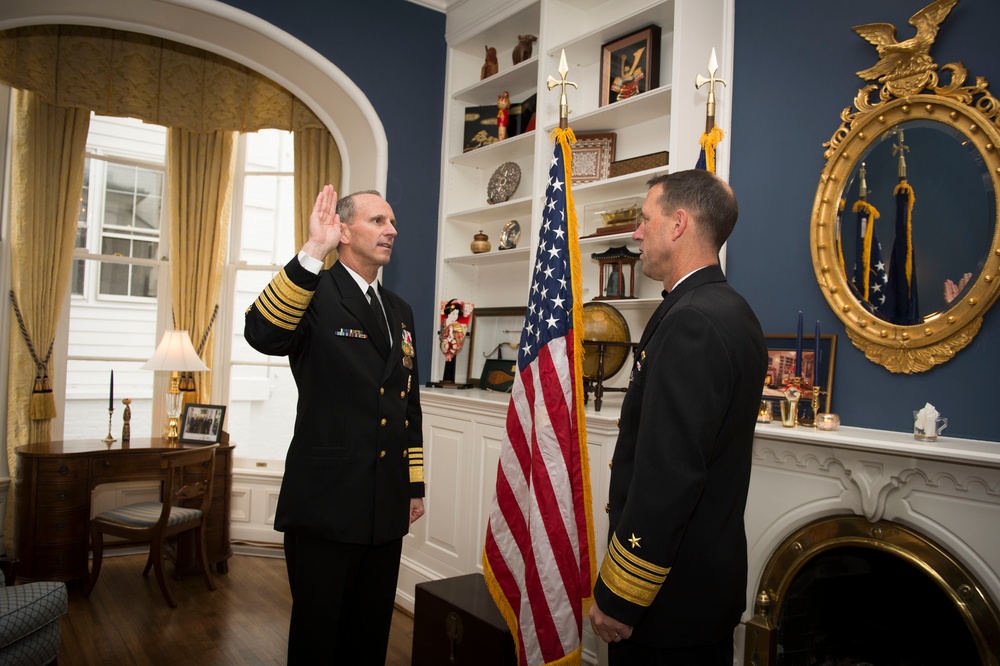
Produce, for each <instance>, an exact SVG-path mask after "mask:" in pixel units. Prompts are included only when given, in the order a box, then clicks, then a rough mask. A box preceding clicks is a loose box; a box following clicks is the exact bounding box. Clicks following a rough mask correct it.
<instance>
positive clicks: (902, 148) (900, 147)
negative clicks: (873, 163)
mask: <svg viewBox="0 0 1000 666" xmlns="http://www.w3.org/2000/svg"><path fill="white" fill-rule="evenodd" d="M893 134H895V135H896V136H898V137H899V143H894V144H892V154H893V155H899V169H898V174H897V175H898V176H899V179H900V180H906V154H905V153H906V151H908V150H909V149H910V147H909V146H907V145H906V144H905V143H903V130H901V129H899V128H897V129H895V130H893Z"/></svg>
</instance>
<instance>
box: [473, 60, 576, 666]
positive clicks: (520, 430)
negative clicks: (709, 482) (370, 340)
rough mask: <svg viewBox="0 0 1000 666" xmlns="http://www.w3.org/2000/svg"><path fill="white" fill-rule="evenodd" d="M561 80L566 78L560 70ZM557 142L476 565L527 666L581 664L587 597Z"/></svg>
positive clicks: (563, 146)
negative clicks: (492, 491) (480, 561)
mask: <svg viewBox="0 0 1000 666" xmlns="http://www.w3.org/2000/svg"><path fill="white" fill-rule="evenodd" d="M563 76H564V79H565V74H564V75H563ZM552 133H553V137H554V138H555V147H554V150H553V155H552V162H551V164H550V169H549V183H548V186H547V187H546V190H545V206H544V211H543V215H542V220H541V227H540V228H539V231H538V249H537V251H536V253H535V263H534V268H533V274H532V279H531V288H530V291H529V294H528V307H527V311H526V313H525V318H524V327H523V329H522V331H521V340H520V349H519V351H518V358H517V375H516V377H515V379H514V387H513V389H512V392H511V399H510V403H509V405H508V408H507V421H506V428H505V433H504V439H503V444H502V446H501V450H500V463H499V465H498V469H497V482H496V495H495V497H494V501H493V508H492V511H491V513H490V519H489V525H488V527H487V531H486V543H485V547H484V549H483V570H484V572H485V577H486V582H487V586H488V587H489V590H490V593H491V594H492V595H493V598H494V600H495V601H496V604H497V607H498V608H499V609H500V612H501V613H502V614H503V616H504V619H506V621H507V624H508V625H509V626H510V628H511V633H513V635H514V641H515V644H516V648H517V653H518V663H519V664H521V665H522V666H538V665H541V664H557V665H559V666H564V665H569V664H579V663H580V661H581V654H582V652H581V636H582V631H583V616H584V613H583V603H584V601H585V600H587V599H590V598H591V596H592V592H593V582H594V578H595V571H594V547H593V538H592V533H593V516H592V512H591V493H590V472H589V463H588V460H587V449H586V441H587V438H586V420H585V417H584V411H583V369H582V332H583V321H582V306H583V302H582V300H583V299H582V287H581V278H580V252H579V247H578V243H577V238H578V232H577V222H576V214H575V209H574V208H573V200H572V193H571V188H570V181H571V179H572V166H571V162H570V160H571V153H570V147H569V146H570V143H572V142H574V141H575V140H576V139H575V137H574V136H573V131H572V130H571V129H565V128H557V129H555V130H553V132H552Z"/></svg>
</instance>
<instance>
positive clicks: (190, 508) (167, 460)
mask: <svg viewBox="0 0 1000 666" xmlns="http://www.w3.org/2000/svg"><path fill="white" fill-rule="evenodd" d="M217 448H219V445H218V444H213V445H211V446H203V447H198V448H191V449H179V450H176V451H169V452H167V453H164V454H163V455H162V456H161V457H160V469H161V470H162V473H163V478H162V481H161V490H160V501H159V502H138V503H136V504H129V505H126V506H123V507H119V508H117V509H112V510H110V511H104V512H102V513H100V514H98V515H97V516H95V517H94V518H93V520H91V521H90V540H91V546H92V547H93V553H94V560H93V564H92V565H91V568H90V580H89V581H88V583H87V589H86V590H85V591H84V596H88V597H89V596H90V592H91V590H93V589H94V585H95V584H96V583H97V577H98V576H99V575H100V573H101V559H102V556H103V553H104V535H105V534H110V535H113V536H117V537H122V538H125V539H128V540H129V541H133V542H140V543H141V542H145V541H148V542H149V558H148V559H147V560H146V568H145V569H143V571H142V575H143V576H147V575H149V569H150V567H152V568H153V569H154V570H155V571H156V580H157V582H158V583H159V584H160V590H161V591H162V592H163V597H164V599H166V600H167V603H168V604H169V605H170V607H171V608H177V602H176V601H174V598H173V596H172V595H171V594H170V590H169V589H168V588H167V582H166V580H165V579H164V577H163V543H164V541H165V540H166V539H167V538H169V537H173V536H175V535H177V534H180V533H182V532H187V531H189V530H192V531H194V536H195V548H196V549H197V553H198V561H199V564H200V565H201V573H202V576H203V577H204V578H205V584H206V585H208V589H209V590H214V589H215V584H214V583H213V582H212V577H211V576H210V575H209V571H208V556H207V553H206V551H205V525H206V522H207V521H206V520H205V516H206V515H208V507H209V504H211V502H212V485H213V480H214V476H215V450H216V449H217Z"/></svg>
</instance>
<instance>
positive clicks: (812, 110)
mask: <svg viewBox="0 0 1000 666" xmlns="http://www.w3.org/2000/svg"><path fill="white" fill-rule="evenodd" d="M929 2H930V0H841V1H840V2H836V3H821V2H795V1H793V0H754V1H750V0H738V1H737V2H736V23H735V25H736V28H735V49H736V50H735V65H734V72H733V73H732V93H733V94H732V97H731V99H733V100H734V103H733V126H732V132H731V135H730V136H729V137H727V139H726V143H725V144H724V147H723V150H731V151H732V153H731V156H732V161H731V170H730V181H731V183H732V185H733V187H734V189H735V190H736V193H737V195H738V197H739V199H740V208H741V215H740V223H739V224H738V225H737V227H736V231H735V232H734V234H733V236H732V238H731V240H730V244H729V250H728V272H729V277H730V280H731V281H732V282H733V284H734V285H735V286H736V287H737V289H739V290H740V291H741V292H742V293H743V294H744V295H745V296H746V297H747V299H748V300H749V301H750V303H751V305H752V306H753V307H754V309H755V310H756V311H757V313H758V316H759V317H760V319H761V322H762V324H763V326H764V329H765V331H766V332H768V333H792V332H794V328H795V319H796V313H797V312H798V311H799V310H802V311H803V313H804V316H805V319H806V321H807V322H808V324H809V325H808V326H807V329H809V330H811V329H812V322H813V321H815V320H817V319H818V320H819V321H820V323H821V326H822V329H823V332H824V333H832V332H836V333H837V334H838V335H839V340H838V342H839V348H838V353H837V360H836V368H835V381H834V394H833V410H834V411H836V412H838V413H839V414H840V415H841V417H842V419H843V422H844V424H845V425H852V426H861V427H867V428H877V429H883V430H897V431H908V430H910V428H911V412H912V411H913V410H914V409H917V408H919V407H921V406H923V404H924V403H925V402H931V403H933V404H934V405H935V406H937V408H938V409H939V410H940V411H941V412H942V413H943V414H944V415H945V416H947V417H948V418H949V420H950V423H949V427H948V430H947V434H949V435H953V436H961V437H970V438H977V439H991V440H997V439H1000V427H997V426H996V425H994V421H993V414H992V413H991V410H990V407H991V404H990V401H989V399H988V396H989V394H990V391H991V389H992V387H993V386H994V385H995V377H996V372H997V369H998V368H1000V306H998V307H996V308H994V309H993V311H992V312H991V313H989V314H988V315H987V316H986V318H985V321H984V324H983V328H982V330H981V331H980V333H979V335H978V336H977V337H976V338H975V340H974V341H973V342H972V344H970V345H969V346H968V347H967V348H965V349H964V350H962V351H961V352H959V353H958V355H957V356H956V357H955V358H954V359H952V360H951V361H949V362H947V363H945V364H944V365H942V366H939V367H937V368H935V369H933V370H931V371H929V372H924V373H919V374H916V375H898V374H893V373H890V372H889V371H888V370H886V369H884V368H882V367H881V366H878V365H875V364H874V363H872V362H871V361H868V360H867V359H866V358H865V357H864V355H863V354H862V353H861V351H860V350H858V349H857V348H855V347H854V346H853V345H852V344H851V342H850V340H848V339H847V336H846V334H845V333H844V328H843V325H842V324H841V323H840V320H839V319H837V317H836V315H834V313H833V312H831V311H830V309H829V307H828V306H827V304H826V300H825V299H824V298H823V295H822V294H821V293H820V290H819V288H818V286H817V285H816V280H815V276H814V273H813V269H812V263H811V259H810V254H809V217H810V214H811V211H812V204H813V197H814V195H815V191H816V186H817V184H818V182H819V173H820V171H821V170H822V168H823V164H824V160H823V148H822V144H823V142H825V141H828V140H829V139H830V137H831V136H832V134H833V132H834V130H836V128H837V127H838V126H839V124H840V119H839V116H840V112H841V110H842V109H843V108H844V107H846V106H849V105H851V104H852V102H853V99H854V95H855V94H856V92H857V90H858V88H860V87H861V85H862V84H863V81H862V80H861V79H860V78H858V77H857V76H856V75H855V72H857V71H860V70H862V69H865V68H867V67H870V66H871V65H873V64H874V63H875V62H876V60H877V56H876V53H875V49H874V47H873V46H871V45H870V44H868V43H867V42H866V41H864V40H863V39H861V38H860V37H859V36H857V35H856V34H855V33H854V32H853V31H852V30H851V27H852V26H854V25H861V24H864V23H875V22H886V23H891V24H893V25H895V26H896V27H897V31H898V37H899V39H901V40H902V39H907V38H909V37H911V36H913V34H914V29H913V28H912V27H911V26H909V25H908V21H909V18H910V16H912V15H913V14H914V13H915V12H916V11H918V10H920V9H922V8H923V7H924V6H926V5H927V4H929ZM229 4H232V5H233V6H236V7H239V8H241V9H244V10H246V11H249V12H251V13H253V14H255V15H257V16H260V17H261V18H263V19H265V20H267V21H270V22H271V23H274V24H275V25H277V26H279V27H280V28H282V29H283V30H286V31H287V32H289V33H291V34H293V35H295V36H296V37H298V38H299V39H301V40H302V41H303V42H305V43H307V44H309V45H310V46H311V47H313V48H315V49H316V50H317V51H319V52H320V53H322V54H323V55H325V56H326V57H327V58H329V59H330V60H331V61H332V62H334V63H335V64H336V65H337V66H338V67H340V68H341V69H342V70H344V72H345V73H347V74H348V75H349V76H350V77H351V78H352V79H353V80H354V81H355V82H356V83H357V85H358V86H359V87H360V88H361V89H362V90H363V91H364V92H365V94H366V95H367V96H368V98H369V99H370V100H371V102H372V104H373V105H374V107H375V109H376V111H377V112H378V114H379V116H380V117H381V118H382V122H383V124H384V126H385V129H386V133H387V135H388V137H389V180H388V182H389V185H388V192H387V193H386V196H387V197H388V198H389V201H390V202H391V203H392V205H393V206H394V208H395V210H396V213H397V216H399V217H400V219H401V221H402V222H403V223H404V224H405V226H404V227H403V228H402V233H401V234H400V236H399V240H398V242H397V248H396V250H397V251H396V252H394V253H393V254H394V256H393V262H392V264H391V265H390V270H387V271H386V276H385V281H386V285H387V286H388V287H389V288H391V289H393V290H394V291H397V292H398V293H400V294H402V295H403V297H404V298H406V299H407V300H408V301H409V302H410V303H411V304H412V305H413V307H414V309H415V310H416V312H418V313H420V312H431V311H432V308H433V307H434V304H433V293H434V257H435V246H436V228H437V218H438V191H439V181H440V174H439V170H438V168H437V166H438V165H439V164H440V146H441V126H442V123H441V115H442V112H443V111H442V106H443V96H444V69H445V49H446V45H445V41H444V16H443V15H442V14H440V13H437V12H434V11H432V10H428V9H425V8H422V7H419V6H417V5H414V4H412V3H409V2H405V1H404V0H368V1H366V2H349V3H348V2H339V3H330V2H329V1H328V0H301V1H300V2H296V3H295V5H294V7H292V6H290V5H288V4H284V3H275V2H272V1H271V0H230V3H229ZM998 28H1000V2H997V1H996V0H960V3H959V5H958V6H957V7H956V8H955V9H954V10H953V11H952V12H951V14H950V16H949V17H948V18H947V19H946V20H945V23H944V27H943V30H942V31H941V32H940V33H939V35H938V38H937V43H936V44H935V46H934V49H933V50H932V52H931V54H932V56H933V57H934V59H935V61H936V62H938V63H939V64H943V63H948V62H953V61H959V60H960V61H962V62H964V63H965V65H966V66H967V67H968V68H969V70H970V73H971V74H972V75H973V76H984V77H986V78H987V79H988V80H990V81H991V82H993V83H994V86H995V87H994V89H993V92H994V94H995V95H997V96H1000V47H997V45H996V44H997V42H996V38H995V34H996V31H997V29H998ZM960 240H961V239H960V238H959V237H955V238H947V239H942V241H944V242H952V243H954V242H960ZM425 321H426V323H425ZM417 328H418V331H417V333H418V336H419V342H420V344H419V354H420V356H421V358H423V359H429V358H430V355H431V346H430V341H431V339H432V337H433V335H434V333H433V331H432V330H431V328H432V327H431V322H430V320H429V318H426V317H421V316H420V315H419V314H418V326H417ZM428 367H429V363H428V362H426V361H425V362H424V364H423V367H422V372H421V381H426V380H427V379H428V376H427V369H428Z"/></svg>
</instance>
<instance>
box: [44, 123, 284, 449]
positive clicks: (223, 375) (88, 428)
mask: <svg viewBox="0 0 1000 666" xmlns="http://www.w3.org/2000/svg"><path fill="white" fill-rule="evenodd" d="M293 145H294V144H293V137H292V134H291V133H290V132H284V131H278V130H263V131H260V132H257V133H253V134H245V135H241V136H240V139H239V143H238V159H237V173H236V180H235V185H234V194H233V197H234V201H233V206H232V215H233V220H232V226H231V229H232V238H231V241H230V248H229V263H228V265H227V272H226V279H225V281H224V283H223V294H222V295H221V298H220V302H221V304H222V306H221V307H220V312H219V317H218V318H217V320H216V324H215V325H216V340H217V346H216V353H215V356H214V361H213V366H214V367H213V368H212V370H213V372H212V374H213V383H214V384H215V390H214V391H213V396H220V397H219V398H217V400H218V401H220V402H224V403H226V404H227V405H228V407H229V409H228V410H227V412H226V425H225V429H226V430H227V431H228V432H229V433H230V435H231V437H232V440H233V441H234V442H236V443H237V449H236V460H237V464H238V465H243V464H246V465H248V466H255V465H256V464H257V463H258V462H259V461H273V462H274V463H280V461H282V460H283V459H284V455H285V450H286V449H287V447H288V442H289V441H290V440H291V433H292V427H293V425H294V420H295V403H296V398H297V393H296V388H295V383H294V381H293V379H292V376H291V372H290V370H289V368H288V360H287V359H286V358H276V357H268V356H264V355H262V354H259V353H257V352H255V351H254V350H252V349H250V347H249V346H248V345H247V343H246V341H245V340H244V338H243V323H244V312H245V310H246V309H247V308H248V307H249V306H250V304H252V303H253V301H254V299H255V298H256V297H257V295H258V294H259V293H260V291H261V290H262V289H263V288H264V286H265V285H266V284H267V283H268V282H269V281H270V279H271V278H272V277H273V276H274V274H275V273H277V271H278V270H280V267H281V266H282V265H284V264H285V263H286V262H287V261H288V259H290V258H291V257H292V256H293V255H294V252H295V248H294V247H293V245H294V235H293V228H292V225H293V220H294V214H293V212H294V211H293V206H294V192H293V181H294V166H293V157H294V155H293ZM165 152H166V129H165V128H163V127H159V126H156V125H149V124H145V123H142V122H140V121H137V120H131V119H125V118H107V117H100V116H92V118H91V126H90V134H89V136H88V143H87V161H86V166H85V178H84V186H83V192H82V195H81V205H80V216H79V219H78V232H77V247H76V250H75V253H74V259H73V274H72V288H71V296H70V307H69V316H68V318H67V320H68V322H67V323H68V332H67V334H66V339H67V341H68V342H67V351H66V359H67V362H66V382H65V387H66V393H65V401H64V402H65V404H64V406H63V409H61V410H59V412H60V416H61V421H62V437H63V438H64V439H77V438H84V439H93V438H100V437H102V436H103V434H104V433H106V432H107V428H108V412H107V408H108V400H109V392H110V388H109V387H110V373H111V371H112V370H113V371H114V403H113V405H114V408H115V412H114V424H113V426H112V434H113V435H114V436H115V437H120V431H121V414H122V409H123V405H122V404H121V399H122V398H126V397H128V398H130V399H131V401H132V402H131V405H130V410H131V412H132V422H131V424H132V436H133V437H147V436H159V435H160V434H161V431H162V424H160V423H154V417H153V414H154V412H156V411H157V410H156V409H155V407H156V406H157V405H154V399H157V400H162V396H160V395H155V396H154V390H153V376H154V373H152V372H150V371H148V370H140V369H139V366H141V365H142V364H144V363H145V362H146V360H147V359H148V358H149V357H150V356H151V355H152V353H153V350H154V349H155V347H156V344H157V342H158V334H157V332H158V331H162V330H164V329H167V328H170V327H171V326H172V324H171V322H170V321H169V319H170V314H169V313H170V308H169V304H168V303H166V299H167V298H168V295H167V293H168V284H167V283H169V277H168V264H167V260H166V258H165V255H166V254H167V244H166V243H167V238H166V233H165V230H166V227H167V224H166V218H165V213H166V211H165V208H164V205H163V197H164V194H165V192H166V174H165ZM161 230H162V231H161ZM161 234H162V235H161ZM160 320H163V321H162V322H161V321H160ZM57 432H58V431H57V430H54V433H53V436H54V437H55V436H56V433H57ZM272 467H280V466H279V465H278V464H275V465H272Z"/></svg>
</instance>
